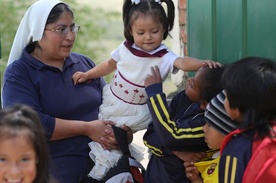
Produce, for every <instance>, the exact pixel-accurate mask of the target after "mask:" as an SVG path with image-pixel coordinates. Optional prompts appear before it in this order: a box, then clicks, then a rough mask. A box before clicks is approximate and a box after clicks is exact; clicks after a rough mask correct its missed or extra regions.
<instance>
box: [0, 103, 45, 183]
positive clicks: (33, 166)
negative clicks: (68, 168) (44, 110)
mask: <svg viewBox="0 0 276 183" xmlns="http://www.w3.org/2000/svg"><path fill="white" fill-rule="evenodd" d="M48 171H49V170H48V148H47V144H46V137H45V134H44V130H43V128H42V126H41V123H40V120H39V117H38V115H37V114H36V113H35V112H34V111H33V110H32V109H31V108H29V107H27V106H15V107H13V108H4V109H2V110H1V111H0V182H22V183H48V182H49V181H50V180H49V172H48Z"/></svg>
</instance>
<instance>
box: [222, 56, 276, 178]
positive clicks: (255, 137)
mask: <svg viewBox="0 0 276 183" xmlns="http://www.w3.org/2000/svg"><path fill="white" fill-rule="evenodd" d="M222 85H223V88H224V90H225V95H226V98H225V102H224V107H225V110H226V111H227V113H228V115H229V116H230V118H231V119H232V120H235V121H237V122H238V123H239V128H238V129H237V130H235V131H233V132H232V133H230V134H229V135H227V136H226V137H225V139H224V141H223V144H222V146H221V158H220V162H219V167H220V168H219V182H223V183H228V182H229V183H230V182H244V183H245V182H246V183H249V182H250V183H259V182H264V183H272V182H273V183H275V182H276V174H275V168H276V161H275V157H276V151H275V147H276V105H275V99H276V64H275V62H273V61H272V60H270V59H267V58H261V57H247V58H243V59H240V60H238V61H236V62H233V63H231V64H229V65H228V66H227V68H226V69H225V71H224V73H223V75H222ZM265 141H269V142H270V145H269V147H270V148H268V149H267V148H260V149H259V151H255V147H256V145H257V147H258V144H259V143H261V144H262V142H265Z"/></svg>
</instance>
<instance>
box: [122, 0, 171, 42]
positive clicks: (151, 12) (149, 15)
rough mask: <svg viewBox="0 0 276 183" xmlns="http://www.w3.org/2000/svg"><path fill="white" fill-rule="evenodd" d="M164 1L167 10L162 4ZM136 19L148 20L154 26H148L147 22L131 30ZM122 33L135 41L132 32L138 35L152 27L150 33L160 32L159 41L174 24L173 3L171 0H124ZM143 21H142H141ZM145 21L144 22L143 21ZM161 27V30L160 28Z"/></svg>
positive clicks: (164, 37)
mask: <svg viewBox="0 0 276 183" xmlns="http://www.w3.org/2000/svg"><path fill="white" fill-rule="evenodd" d="M161 3H165V4H166V7H167V10H166V11H165V9H164V7H163V5H161ZM137 20H144V21H145V20H150V21H151V22H150V23H151V24H152V23H154V24H155V26H156V27H154V26H151V27H148V24H141V27H139V28H138V29H136V30H133V24H134V23H135V22H136V21H137ZM123 21H124V35H125V38H126V39H127V40H128V41H130V42H135V43H136V39H135V36H136V35H134V33H136V34H137V33H138V36H142V35H143V34H145V31H146V29H147V30H148V29H149V28H152V30H151V32H152V34H153V35H154V34H156V33H158V31H159V33H160V32H162V35H161V41H162V40H164V39H166V38H167V36H168V34H169V31H171V30H172V28H173V24H174V4H173V1H172V0H125V1H124V5H123ZM142 23H143V22H142ZM145 23H146V22H145ZM159 26H161V27H160V28H159ZM161 29H162V30H161ZM137 31H138V32H137Z"/></svg>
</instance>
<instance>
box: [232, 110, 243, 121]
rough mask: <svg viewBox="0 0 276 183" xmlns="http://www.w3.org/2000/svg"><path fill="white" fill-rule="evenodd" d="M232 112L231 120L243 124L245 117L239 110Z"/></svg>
mask: <svg viewBox="0 0 276 183" xmlns="http://www.w3.org/2000/svg"><path fill="white" fill-rule="evenodd" d="M231 110H232V115H231V118H232V120H234V121H237V122H241V121H242V120H243V115H242V113H241V111H240V110H239V108H235V109H231Z"/></svg>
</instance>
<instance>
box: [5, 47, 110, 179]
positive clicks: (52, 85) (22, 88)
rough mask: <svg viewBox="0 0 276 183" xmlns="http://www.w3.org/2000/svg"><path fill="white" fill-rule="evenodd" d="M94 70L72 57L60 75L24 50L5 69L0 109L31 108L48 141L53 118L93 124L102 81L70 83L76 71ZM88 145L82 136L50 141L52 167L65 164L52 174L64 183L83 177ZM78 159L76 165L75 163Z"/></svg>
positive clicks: (83, 58)
mask: <svg viewBox="0 0 276 183" xmlns="http://www.w3.org/2000/svg"><path fill="white" fill-rule="evenodd" d="M94 66H95V64H94V63H93V62H92V61H91V60H90V59H89V58H88V57H86V56H84V55H81V54H77V53H71V55H70V56H69V57H68V58H66V60H65V63H64V67H63V71H61V70H59V69H58V68H55V67H52V66H48V65H45V64H44V63H42V62H40V61H38V60H36V59H34V58H33V57H32V56H31V55H30V54H29V53H28V47H26V48H25V49H24V52H23V54H22V57H21V58H20V59H19V60H17V61H15V62H13V63H12V64H10V65H9V66H8V67H7V68H6V71H5V74H4V85H3V107H8V106H12V105H15V104H18V103H21V104H26V105H29V106H31V107H33V108H34V109H35V110H36V111H37V112H38V114H39V116H40V118H41V122H42V125H43V127H44V128H45V130H46V135H47V138H48V139H50V138H51V136H52V134H53V130H54V126H55V118H61V119H67V120H83V121H91V120H95V119H97V118H98V112H99V106H100V104H101V102H102V88H103V86H104V85H105V81H104V80H103V79H102V78H101V79H94V80H92V81H90V82H87V83H82V84H78V85H74V84H73V80H72V75H73V74H74V73H75V72H76V71H87V70H89V69H91V68H93V67H94ZM90 141H91V140H90V139H89V138H88V137H85V136H76V137H71V138H67V139H63V140H57V141H49V150H50V156H51V161H52V164H51V165H53V164H59V166H62V165H60V164H61V162H63V161H65V163H62V164H63V165H64V167H63V168H62V169H61V168H58V169H55V171H60V172H56V173H57V174H64V175H66V177H67V179H66V180H67V181H65V182H66V183H70V182H72V183H76V182H77V181H78V180H76V178H77V177H78V176H80V173H86V172H84V170H85V171H86V170H87V165H88V162H89V158H88V154H89V151H90V148H89V147H88V145H87V144H88V143H89V142H90ZM61 157H66V159H65V160H64V159H62V158H61ZM78 158H79V161H78V160H76V159H78ZM61 159H62V160H61ZM60 160H61V161H60ZM51 168H53V167H51ZM80 170H83V172H81V171H80ZM66 172H67V173H66ZM68 172H70V173H68ZM74 172H75V173H74Z"/></svg>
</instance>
